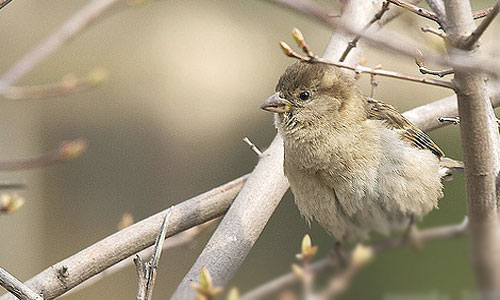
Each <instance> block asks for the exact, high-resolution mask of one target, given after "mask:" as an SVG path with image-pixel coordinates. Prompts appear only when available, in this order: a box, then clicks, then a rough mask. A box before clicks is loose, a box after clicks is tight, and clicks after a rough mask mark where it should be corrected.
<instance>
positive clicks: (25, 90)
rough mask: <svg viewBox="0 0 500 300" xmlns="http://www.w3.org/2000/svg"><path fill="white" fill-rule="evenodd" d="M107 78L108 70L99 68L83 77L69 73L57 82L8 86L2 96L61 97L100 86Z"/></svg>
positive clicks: (13, 98) (25, 97)
mask: <svg viewBox="0 0 500 300" xmlns="http://www.w3.org/2000/svg"><path fill="white" fill-rule="evenodd" d="M105 79H106V72H105V71H104V70H101V69H98V70H95V71H92V72H91V73H90V74H89V75H88V76H86V77H83V78H76V77H75V76H74V75H71V74H68V75H66V76H65V77H64V78H63V79H62V80H61V81H60V82H56V83H51V84H44V85H38V86H8V87H6V88H5V89H4V92H3V93H2V95H1V96H2V97H3V98H5V99H8V100H34V99H42V98H52V97H61V96H66V95H69V94H72V93H76V92H79V91H83V90H87V89H90V88H93V87H96V86H99V85H100V84H101V83H102V82H103V81H104V80H105Z"/></svg>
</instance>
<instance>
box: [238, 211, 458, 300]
mask: <svg viewBox="0 0 500 300" xmlns="http://www.w3.org/2000/svg"><path fill="white" fill-rule="evenodd" d="M467 224H468V223H467V218H465V219H464V221H463V222H462V223H460V224H456V225H446V226H440V227H435V228H430V229H425V230H422V231H420V232H419V233H418V235H419V239H420V241H422V242H432V241H439V240H444V239H449V238H457V237H461V236H463V235H465V233H466V232H467ZM406 245H408V239H405V238H401V237H399V236H398V237H395V238H391V239H387V240H383V241H380V242H377V243H373V244H371V245H369V247H371V248H373V249H374V250H375V252H376V253H380V252H383V251H387V250H390V249H394V248H399V247H404V246H406ZM332 263H333V262H332V261H331V259H330V258H323V259H321V260H319V261H317V262H314V263H312V264H311V265H310V270H311V271H312V272H314V273H316V274H318V273H321V272H324V271H327V270H332V269H334V268H335V267H339V266H338V265H333V264H332ZM299 280H300V279H299V278H298V277H297V276H296V275H295V274H294V273H292V272H290V273H287V274H285V275H282V276H280V277H278V278H276V279H273V280H271V281H268V282H266V283H265V284H263V285H261V286H259V287H257V288H254V289H252V290H250V291H249V292H247V293H245V294H243V295H242V296H241V298H240V299H241V300H253V299H264V298H266V296H269V295H270V294H272V293H275V292H277V291H279V290H282V289H284V288H286V287H289V286H291V285H293V284H295V283H297V282H298V281H299Z"/></svg>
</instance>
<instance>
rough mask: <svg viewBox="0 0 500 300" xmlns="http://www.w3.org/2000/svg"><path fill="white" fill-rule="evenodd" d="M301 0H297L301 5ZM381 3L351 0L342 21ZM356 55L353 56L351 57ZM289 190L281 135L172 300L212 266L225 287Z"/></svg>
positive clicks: (365, 15) (334, 42)
mask: <svg viewBox="0 0 500 300" xmlns="http://www.w3.org/2000/svg"><path fill="white" fill-rule="evenodd" d="M301 3H302V2H295V4H296V5H299V6H300V5H301ZM380 6H381V2H380V1H373V2H372V3H369V4H367V3H366V1H364V0H351V1H347V2H346V7H345V9H344V11H343V14H342V16H341V17H340V18H339V21H340V22H347V21H349V22H351V23H354V24H356V25H355V26H356V27H357V28H361V27H362V26H363V25H364V24H366V20H369V19H370V18H372V16H373V14H374V13H376V12H377V11H378V10H379V9H380ZM320 13H321V14H324V12H320ZM346 38H347V36H346V35H345V34H339V33H338V32H337V33H336V34H333V35H332V38H331V39H330V42H329V45H328V46H327V50H325V53H324V56H326V57H327V58H331V57H332V56H333V55H337V53H338V54H339V55H340V54H341V53H342V51H343V50H344V49H345V47H346V46H347V45H346V41H347V39H346ZM348 38H349V40H350V39H351V38H352V37H348ZM305 50H307V49H305ZM353 57H355V56H350V60H352V59H353ZM287 189H288V181H287V180H286V178H285V176H284V174H283V141H282V139H281V137H280V136H279V135H277V136H276V137H275V139H274V141H273V142H272V143H271V146H270V147H269V148H268V149H267V150H266V151H265V152H264V156H263V157H262V158H261V159H260V161H259V163H258V164H257V167H256V168H255V170H254V171H253V172H252V175H251V176H250V178H249V180H248V182H247V184H245V186H244V188H243V189H242V191H241V193H240V194H239V195H238V197H237V198H236V199H235V201H234V203H233V204H232V205H231V208H230V209H229V211H228V212H227V214H226V215H225V216H224V218H223V219H222V221H221V223H220V224H219V227H218V228H217V230H216V231H215V233H214V234H213V236H212V238H211V239H210V241H209V242H208V244H207V246H206V247H205V249H203V251H202V253H201V254H200V256H199V257H198V259H197V260H196V262H195V263H194V265H193V266H192V267H191V269H190V270H189V272H188V273H187V274H186V276H185V277H184V278H183V280H182V281H181V283H180V285H179V286H178V287H177V289H176V291H175V293H174V294H173V296H172V299H192V298H193V297H194V296H195V293H194V291H193V290H192V289H191V287H190V283H191V282H193V281H195V280H196V277H197V276H198V274H199V272H200V269H201V268H202V267H206V268H207V269H208V271H209V272H210V274H211V275H212V277H213V280H214V284H215V285H217V286H225V285H226V283H227V282H228V281H229V279H230V278H231V277H232V276H233V274H234V273H235V272H236V270H237V269H238V267H239V266H240V265H241V263H242V262H243V261H244V260H245V258H246V256H247V254H248V252H249V251H250V249H251V248H252V247H253V245H254V243H255V241H256V240H257V238H258V237H259V235H260V233H261V232H262V230H263V229H264V226H265V225H266V223H267V222H268V220H269V218H270V217H271V214H272V213H273V211H274V209H275V208H276V206H277V205H278V204H279V202H280V200H281V198H282V197H283V194H284V193H285V192H286V190H287Z"/></svg>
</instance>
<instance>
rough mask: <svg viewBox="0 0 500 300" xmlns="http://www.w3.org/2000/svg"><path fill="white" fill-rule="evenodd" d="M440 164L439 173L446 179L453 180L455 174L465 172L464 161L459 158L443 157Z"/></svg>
mask: <svg viewBox="0 0 500 300" xmlns="http://www.w3.org/2000/svg"><path fill="white" fill-rule="evenodd" d="M439 166H440V168H439V173H440V175H441V179H443V180H444V181H450V180H452V179H453V174H457V173H458V174H464V163H463V162H461V161H459V160H454V159H451V158H448V157H442V158H441V160H440V161H439Z"/></svg>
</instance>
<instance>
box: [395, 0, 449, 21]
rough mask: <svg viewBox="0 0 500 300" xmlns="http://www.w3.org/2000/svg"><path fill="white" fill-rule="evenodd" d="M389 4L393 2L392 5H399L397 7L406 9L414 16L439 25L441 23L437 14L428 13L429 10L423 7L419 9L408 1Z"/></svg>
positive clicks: (399, 0)
mask: <svg viewBox="0 0 500 300" xmlns="http://www.w3.org/2000/svg"><path fill="white" fill-rule="evenodd" d="M388 1H389V2H391V3H392V4H394V5H397V6H400V7H402V8H405V9H407V10H409V11H411V12H412V13H414V14H417V15H419V16H421V17H424V18H426V19H429V20H431V21H434V22H437V23H438V24H440V23H439V20H438V18H437V16H436V14H435V13H433V12H431V11H428V10H427V9H425V8H422V7H418V6H416V5H414V4H411V3H408V2H406V1H402V0H388Z"/></svg>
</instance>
